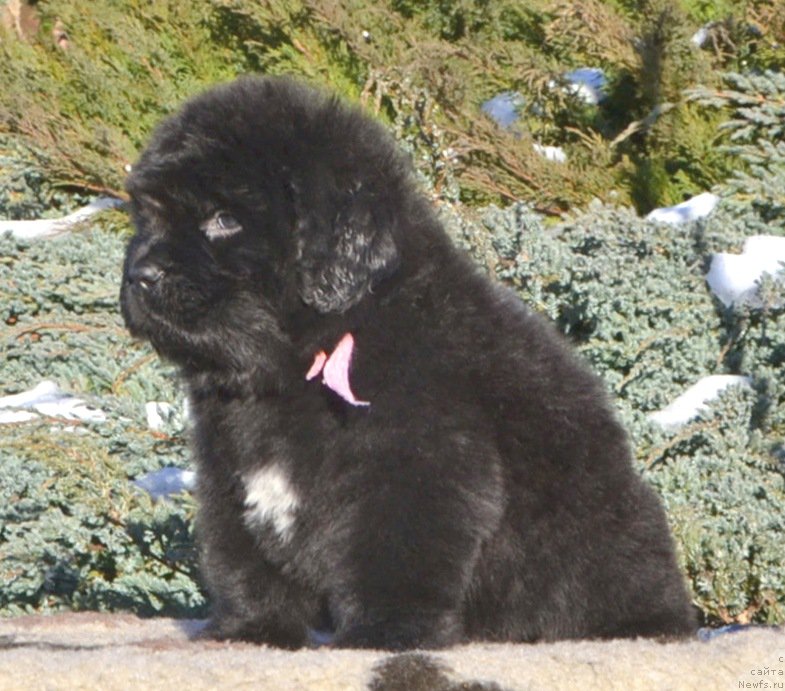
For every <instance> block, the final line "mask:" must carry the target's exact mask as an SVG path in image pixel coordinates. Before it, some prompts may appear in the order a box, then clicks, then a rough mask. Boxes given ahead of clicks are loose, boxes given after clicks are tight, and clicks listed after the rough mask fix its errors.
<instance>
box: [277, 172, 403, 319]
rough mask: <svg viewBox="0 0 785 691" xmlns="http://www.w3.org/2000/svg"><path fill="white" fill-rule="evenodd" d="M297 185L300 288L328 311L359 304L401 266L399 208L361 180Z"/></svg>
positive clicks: (308, 301)
mask: <svg viewBox="0 0 785 691" xmlns="http://www.w3.org/2000/svg"><path fill="white" fill-rule="evenodd" d="M326 187H327V186H326V185H324V184H322V185H319V184H315V185H314V186H313V187H311V188H310V189H308V188H307V187H305V186H304V185H301V184H294V185H293V186H292V189H293V192H294V198H295V213H296V214H297V226H296V243H297V246H296V260H297V273H298V276H297V279H298V285H297V288H298V292H299V294H300V297H301V298H302V300H303V301H304V302H305V303H306V304H308V305H311V306H312V307H315V308H316V309H317V310H319V311H320V312H323V313H327V312H344V311H346V310H347V309H349V308H350V307H352V306H353V305H355V304H357V303H358V302H359V301H360V300H361V299H362V298H363V297H364V296H365V295H366V293H368V292H370V291H371V290H372V288H373V287H374V286H375V285H376V284H378V283H379V282H380V281H381V280H383V279H384V278H386V277H387V276H389V275H391V274H392V273H393V272H394V271H395V269H396V267H397V266H398V259H399V257H398V248H397V247H396V244H395V240H394V238H393V223H394V218H395V214H394V210H393V209H390V208H388V205H386V204H385V202H384V200H383V199H378V198H377V195H375V194H373V193H371V192H370V191H369V190H366V189H364V188H363V185H362V184H360V183H357V184H355V185H354V186H353V187H352V189H349V190H343V191H339V190H335V189H333V190H330V189H326Z"/></svg>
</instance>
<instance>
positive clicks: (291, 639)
mask: <svg viewBox="0 0 785 691" xmlns="http://www.w3.org/2000/svg"><path fill="white" fill-rule="evenodd" d="M199 637H200V638H210V639H213V640H218V641H248V642H251V643H266V644H267V645H271V646H274V647H276V648H286V649H287V650H297V649H298V648H303V647H305V646H306V645H307V644H308V630H307V629H306V628H305V627H304V626H302V625H300V624H299V623H298V622H296V621H286V620H284V619H282V618H280V617H272V618H267V619H265V620H264V621H260V620H251V621H248V620H245V619H243V620H241V619H235V618H215V619H212V620H210V622H209V623H208V624H207V626H205V627H204V629H202V631H201V633H200V634H199Z"/></svg>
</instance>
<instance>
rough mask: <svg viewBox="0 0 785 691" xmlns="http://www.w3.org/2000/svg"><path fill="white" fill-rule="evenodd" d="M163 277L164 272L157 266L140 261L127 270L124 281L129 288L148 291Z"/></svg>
mask: <svg viewBox="0 0 785 691" xmlns="http://www.w3.org/2000/svg"><path fill="white" fill-rule="evenodd" d="M163 277H164V270H163V269H162V268H161V267H160V266H158V264H155V263H152V262H149V261H141V262H138V263H135V264H133V265H132V266H131V267H130V268H129V270H128V273H127V274H126V277H125V280H126V283H127V284H128V286H129V287H132V286H136V287H138V288H141V289H142V290H150V289H151V288H153V287H154V286H155V285H156V284H157V283H158V282H159V281H160V280H161V279H162V278H163Z"/></svg>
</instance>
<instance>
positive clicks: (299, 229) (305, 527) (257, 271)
mask: <svg viewBox="0 0 785 691" xmlns="http://www.w3.org/2000/svg"><path fill="white" fill-rule="evenodd" d="M127 189H128V192H129V194H130V197H131V209H132V213H133V219H134V223H135V225H136V229H137V232H136V235H135V236H134V238H133V239H132V240H131V243H130V245H129V247H128V254H127V259H126V263H125V275H124V279H123V287H122V296H121V299H122V309H123V315H124V317H125V320H126V322H127V324H128V326H129V328H130V330H131V332H132V333H133V334H135V335H137V336H140V337H142V338H146V339H149V341H150V342H151V343H152V344H153V346H154V347H155V348H156V350H157V351H158V352H159V353H160V354H161V355H162V356H163V357H166V358H168V359H170V360H172V361H173V362H175V363H177V364H178V365H179V366H180V368H181V370H182V375H183V378H184V380H185V383H186V385H187V390H188V395H189V398H190V401H191V404H192V411H193V420H194V439H193V448H194V453H195V456H196V462H197V467H198V498H199V502H200V508H199V516H198V520H197V529H198V537H199V539H200V542H201V549H202V566H203V573H204V577H205V579H206V582H207V585H208V588H209V591H210V594H211V596H212V601H213V621H212V629H211V630H212V632H213V633H214V635H216V636H219V637H226V638H241V639H248V640H255V641H261V642H266V643H270V644H272V645H276V646H282V647H289V648H296V647H299V646H303V645H306V644H307V643H308V641H309V632H311V631H312V630H314V629H319V628H322V629H325V628H330V629H331V630H332V631H333V632H334V637H333V640H334V644H335V645H337V646H344V647H355V646H359V647H380V648H394V649H401V648H415V647H438V646H446V645H450V644H453V643H457V642H460V641H466V640H476V639H484V640H496V641H502V640H504V641H536V640H553V639H559V638H578V637H616V636H637V635H642V636H676V635H683V634H688V633H689V632H691V631H693V629H694V622H693V615H692V612H691V606H690V603H689V599H688V596H687V592H686V590H685V586H684V583H683V580H682V577H681V575H680V574H679V572H678V570H677V566H676V562H675V559H674V553H673V546H672V542H671V538H670V535H669V531H668V527H667V524H666V520H665V515H664V513H663V510H662V508H661V506H660V504H659V502H658V500H657V498H656V497H655V495H654V494H653V492H652V491H651V490H650V489H649V488H648V487H647V486H646V485H645V484H644V483H643V482H642V481H641V479H640V477H639V476H638V474H637V472H636V471H635V470H634V469H633V467H632V465H631V462H630V450H629V447H628V443H627V439H626V436H625V433H624V431H623V430H622V428H621V427H620V425H619V423H618V422H617V421H616V419H615V417H614V414H613V412H612V410H611V407H610V405H609V403H608V401H607V400H606V397H605V394H604V392H603V387H602V385H601V384H600V383H599V381H598V380H597V379H596V377H595V376H593V375H592V374H590V373H589V372H588V371H587V370H586V368H585V367H584V366H583V365H582V364H580V363H579V362H578V361H576V358H575V357H574V356H573V355H571V354H570V352H569V351H568V349H567V348H566V347H565V345H564V344H563V343H562V341H561V340H560V338H559V337H558V336H557V334H556V333H555V331H554V330H553V329H552V328H551V326H550V325H549V324H547V323H546V322H544V321H543V319H541V318H540V317H539V316H537V315H535V314H533V313H532V312H530V311H529V310H528V309H527V308H526V307H525V306H524V305H523V304H521V302H520V301H519V300H518V299H517V298H516V296H515V295H514V294H513V293H512V292H510V291H509V290H507V289H505V288H503V287H500V286H499V285H496V284H494V283H492V282H491V281H489V280H488V278H487V277H485V276H484V275H482V274H481V273H480V272H478V271H477V270H475V268H474V267H473V266H472V264H471V263H470V261H469V260H468V259H467V258H466V257H465V256H464V255H463V254H462V253H460V252H459V251H457V250H456V249H455V248H454V247H453V246H452V245H451V244H450V242H449V240H448V238H447V236H446V235H445V232H444V231H443V229H442V228H441V227H440V224H439V222H438V221H437V220H436V217H435V215H434V212H433V211H432V209H431V208H430V206H429V203H428V202H427V201H426V200H425V199H424V198H423V196H422V195H421V194H420V193H419V192H418V191H417V189H416V185H415V184H414V183H413V180H412V174H411V170H410V166H409V164H408V163H407V162H406V160H405V159H404V157H403V156H402V155H401V154H400V153H398V151H397V150H396V146H395V143H394V141H393V140H392V138H391V137H390V136H389V135H388V134H387V133H386V132H385V130H384V129H383V128H382V127H381V126H380V125H378V124H376V123H375V122H373V121H372V120H371V119H370V118H368V117H366V116H364V115H362V114H361V113H360V112H359V111H358V110H356V109H353V108H349V107H346V106H344V105H342V104H340V103H339V102H337V101H336V100H335V99H333V98H329V97H325V96H323V95H321V94H320V93H318V92H315V91H313V90H311V89H309V88H306V87H304V86H301V85H298V84H296V83H293V82H291V81H288V80H279V79H261V78H246V79H242V80H240V81H237V82H235V83H232V84H230V85H227V86H221V87H218V88H215V89H213V90H211V91H209V92H207V93H205V94H203V95H201V96H199V97H198V98H195V99H194V100H192V101H190V102H189V103H187V104H186V105H185V106H184V107H183V108H182V110H181V111H180V112H179V113H177V114H176V115H174V116H172V117H170V118H169V119H168V120H166V121H165V122H164V123H163V124H162V125H161V126H160V127H159V128H158V130H157V131H156V132H155V134H154V136H153V138H152V141H151V143H150V145H149V147H148V148H147V150H146V151H145V152H144V153H143V154H142V156H141V158H140V160H139V162H138V163H137V164H136V165H135V166H134V168H133V171H132V173H131V175H130V176H129V178H128V183H127Z"/></svg>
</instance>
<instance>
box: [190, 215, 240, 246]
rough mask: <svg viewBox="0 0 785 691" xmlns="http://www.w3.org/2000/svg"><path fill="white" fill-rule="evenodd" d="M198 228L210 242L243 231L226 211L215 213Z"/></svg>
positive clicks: (238, 223) (238, 222)
mask: <svg viewBox="0 0 785 691" xmlns="http://www.w3.org/2000/svg"><path fill="white" fill-rule="evenodd" d="M199 228H201V230H202V232H203V233H204V234H205V235H206V236H207V237H208V239H210V240H215V239H217V238H228V237H229V236H230V235H235V234H236V233H239V232H240V231H241V230H242V229H243V227H242V225H241V224H240V221H238V220H237V219H236V218H235V217H234V216H232V214H230V213H229V212H227V211H217V212H216V213H214V214H213V215H212V216H211V217H210V218H208V219H207V220H206V221H204V222H203V223H202V224H200V226H199Z"/></svg>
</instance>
